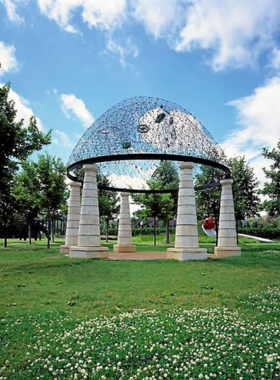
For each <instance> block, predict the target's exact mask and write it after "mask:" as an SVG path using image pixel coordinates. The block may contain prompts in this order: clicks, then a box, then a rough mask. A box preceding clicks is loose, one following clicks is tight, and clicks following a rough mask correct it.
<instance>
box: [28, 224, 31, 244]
mask: <svg viewBox="0 0 280 380" xmlns="http://www.w3.org/2000/svg"><path fill="white" fill-rule="evenodd" d="M28 240H29V244H31V220H30V219H28Z"/></svg>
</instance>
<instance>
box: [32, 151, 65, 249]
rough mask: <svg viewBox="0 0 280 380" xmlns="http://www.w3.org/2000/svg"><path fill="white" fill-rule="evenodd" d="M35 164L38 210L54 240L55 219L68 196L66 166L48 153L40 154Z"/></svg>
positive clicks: (59, 214)
mask: <svg viewBox="0 0 280 380" xmlns="http://www.w3.org/2000/svg"><path fill="white" fill-rule="evenodd" d="M35 165H36V171H37V176H38V180H39V183H40V202H39V204H40V211H41V213H43V214H44V215H45V217H46V218H47V219H48V220H49V231H50V230H51V234H52V240H53V241H54V228H55V220H56V219H57V217H58V216H61V214H62V212H61V210H62V209H63V208H64V207H65V206H66V202H67V198H68V196H69V192H68V191H67V184H66V166H65V165H64V164H63V162H62V160H61V159H60V158H56V157H52V156H50V155H49V154H45V155H40V156H39V157H38V162H37V163H35ZM50 226H51V228H50ZM48 248H49V239H48Z"/></svg>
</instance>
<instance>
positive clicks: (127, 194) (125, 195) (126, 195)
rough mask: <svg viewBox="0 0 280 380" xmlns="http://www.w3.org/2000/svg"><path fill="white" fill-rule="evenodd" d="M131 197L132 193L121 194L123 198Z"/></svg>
mask: <svg viewBox="0 0 280 380" xmlns="http://www.w3.org/2000/svg"><path fill="white" fill-rule="evenodd" d="M129 195H130V193H127V192H123V193H121V196H122V197H128V196H129Z"/></svg>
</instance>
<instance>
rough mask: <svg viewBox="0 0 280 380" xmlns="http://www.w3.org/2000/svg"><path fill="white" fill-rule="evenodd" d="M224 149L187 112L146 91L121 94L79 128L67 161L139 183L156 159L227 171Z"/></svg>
mask: <svg viewBox="0 0 280 380" xmlns="http://www.w3.org/2000/svg"><path fill="white" fill-rule="evenodd" d="M223 157H224V154H223V152H222V149H221V148H220V147H219V145H218V143H217V142H216V141H215V139H214V138H213V137H212V136H211V134H210V133H209V132H208V131H207V129H206V128H205V127H204V126H203V125H202V123H200V121H199V120H198V119H196V118H195V117H194V116H193V115H192V114H191V113H190V112H188V111H187V110H185V109H184V108H183V107H181V106H179V105H177V104H175V103H172V102H169V101H167V100H163V99H159V98H152V97H146V96H140V97H134V98H131V99H127V100H124V101H122V102H120V103H118V104H116V105H115V106H113V107H112V108H110V109H109V110H108V111H106V112H105V113H104V114H103V115H101V116H100V117H99V118H98V119H97V120H96V121H95V122H94V123H93V124H92V125H91V126H90V127H89V128H88V129H87V131H86V132H85V133H84V134H83V136H82V137H81V138H80V140H79V142H78V143H77V145H76V147H75V148H74V150H73V152H72V154H71V156H70V159H69V163H68V170H67V171H68V176H69V177H70V178H73V177H72V176H71V171H73V170H74V169H78V168H81V167H82V165H83V164H86V163H97V164H98V165H99V166H100V170H101V172H102V173H103V174H105V175H107V176H108V177H109V179H110V181H111V186H112V187H113V188H122V189H124V188H126V189H130V190H131V189H139V188H143V186H145V184H146V180H147V179H149V178H150V177H151V176H152V174H153V173H154V171H155V170H156V168H157V166H158V164H159V162H160V160H172V161H175V162H176V163H177V162H178V161H192V162H195V163H197V164H204V165H211V166H215V167H217V168H219V169H221V170H223V171H225V172H227V173H229V169H228V168H227V165H226V162H225V160H224V158H223Z"/></svg>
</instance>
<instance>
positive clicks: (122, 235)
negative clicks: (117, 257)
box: [114, 193, 136, 252]
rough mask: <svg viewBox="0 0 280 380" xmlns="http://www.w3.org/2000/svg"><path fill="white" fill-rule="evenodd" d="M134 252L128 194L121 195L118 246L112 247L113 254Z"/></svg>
mask: <svg viewBox="0 0 280 380" xmlns="http://www.w3.org/2000/svg"><path fill="white" fill-rule="evenodd" d="M135 251H136V246H135V245H133V244H132V233H131V220H130V209H129V193H121V213H120V218H119V230H118V244H115V245H114V252H135Z"/></svg>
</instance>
